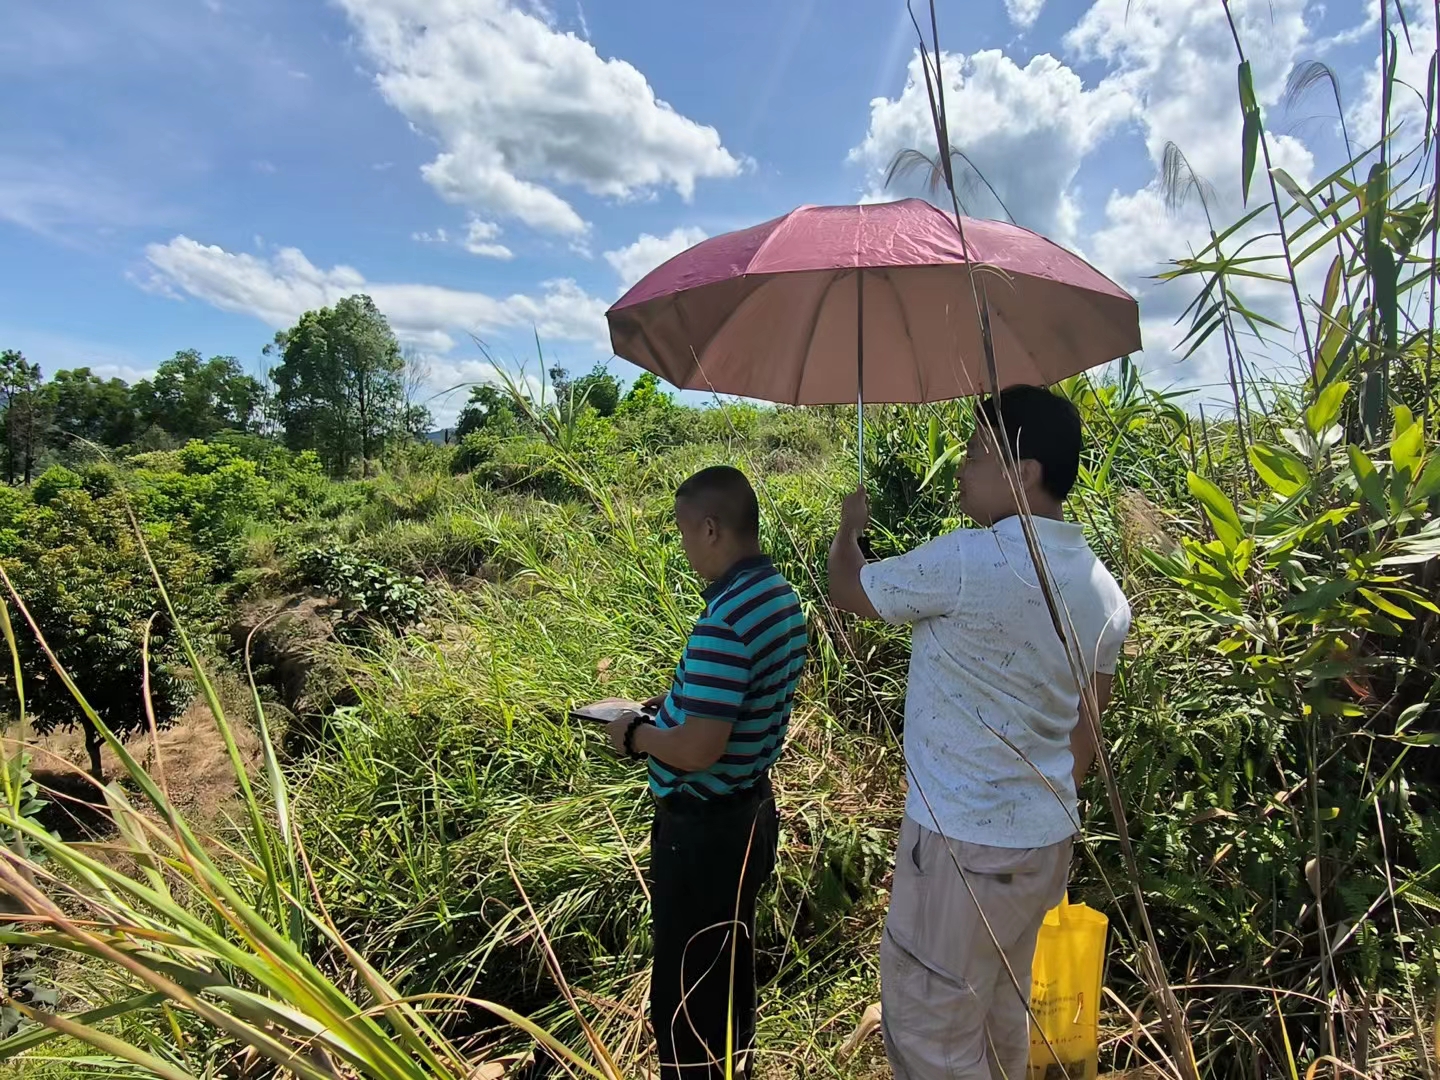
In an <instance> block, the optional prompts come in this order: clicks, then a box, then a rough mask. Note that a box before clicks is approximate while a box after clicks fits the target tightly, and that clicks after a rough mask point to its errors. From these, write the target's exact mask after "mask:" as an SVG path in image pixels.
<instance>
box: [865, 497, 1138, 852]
mask: <svg viewBox="0 0 1440 1080" xmlns="http://www.w3.org/2000/svg"><path fill="white" fill-rule="evenodd" d="M1032 520H1033V522H1034V525H1035V530H1036V535H1037V537H1038V539H1039V541H1040V546H1041V549H1042V550H1043V551H1044V553H1045V561H1046V563H1047V564H1048V565H1049V568H1050V575H1051V579H1052V580H1053V581H1054V583H1055V585H1056V586H1057V587H1058V590H1059V598H1060V600H1061V601H1062V602H1063V604H1064V607H1065V609H1066V610H1067V611H1068V616H1069V620H1070V623H1071V625H1072V626H1073V627H1074V631H1075V633H1076V635H1077V641H1078V644H1079V646H1080V653H1081V655H1082V657H1083V658H1084V665H1085V669H1086V671H1087V672H1102V673H1105V674H1112V673H1113V672H1114V671H1115V665H1116V662H1117V661H1118V659H1119V655H1120V648H1121V645H1122V644H1123V643H1124V640H1125V635H1126V634H1127V633H1128V631H1129V629H1130V605H1129V604H1128V603H1127V602H1126V600H1125V596H1124V594H1123V593H1122V592H1121V591H1120V586H1119V585H1118V584H1116V581H1115V579H1114V577H1112V576H1111V574H1110V572H1109V571H1108V570H1106V569H1105V566H1104V565H1103V564H1102V563H1101V562H1100V560H1099V559H1098V558H1096V557H1095V554H1094V552H1092V551H1091V550H1090V547H1089V545H1088V544H1086V542H1085V538H1084V535H1083V534H1082V532H1081V530H1080V527H1079V526H1078V525H1073V524H1070V523H1068V522H1062V521H1055V520H1052V519H1049V518H1033V519H1032ZM860 580H861V584H862V586H863V587H864V589H865V594H866V596H868V597H869V599H870V602H871V603H872V604H873V605H874V606H875V610H876V611H877V612H878V613H879V614H880V616H881V618H883V619H885V620H886V621H887V622H890V623H893V624H897V625H898V624H911V625H912V626H913V631H912V642H911V656H910V676H909V683H908V686H907V688H906V693H905V738H904V744H905V766H906V771H907V774H908V777H909V781H910V790H909V794H908V795H907V796H906V800H905V813H906V815H907V816H909V817H911V818H913V819H914V820H915V821H917V822H919V823H920V824H922V825H924V826H926V827H927V828H929V829H932V830H935V831H937V832H940V833H943V834H944V835H945V836H947V837H949V838H951V839H955V840H965V841H968V842H970V843H974V844H988V845H990V846H992V847H1002V848H1032V847H1045V846H1047V845H1049V844H1054V843H1058V842H1060V841H1062V840H1064V839H1066V838H1067V837H1070V836H1073V835H1074V834H1075V833H1077V832H1078V831H1079V821H1078V817H1077V807H1076V797H1075V784H1074V780H1073V778H1072V775H1071V774H1072V770H1073V768H1074V761H1073V758H1072V756H1071V753H1070V735H1071V732H1072V731H1073V730H1074V727H1075V724H1076V723H1077V722H1078V720H1079V716H1080V695H1079V691H1078V690H1077V689H1076V686H1075V678H1074V676H1073V674H1072V672H1071V668H1070V665H1069V662H1068V661H1067V660H1066V657H1065V651H1064V647H1063V646H1062V645H1061V642H1060V639H1059V637H1058V636H1057V635H1056V633H1055V626H1054V623H1053V622H1052V620H1051V617H1050V612H1049V609H1048V607H1047V605H1046V603H1045V598H1044V596H1043V594H1042V593H1041V591H1040V586H1039V582H1038V579H1037V577H1036V574H1035V569H1034V567H1033V566H1032V564H1031V559H1030V551H1029V548H1028V547H1027V546H1026V543H1025V536H1024V533H1023V532H1022V526H1021V521H1020V518H1019V517H1011V518H1006V519H1004V520H1002V521H1000V522H998V523H997V524H996V525H995V526H994V527H993V528H989V529H960V530H956V531H955V532H951V533H947V534H945V535H944V536H940V537H937V538H936V539H934V540H931V541H930V542H928V543H926V544H923V545H922V546H920V547H918V548H916V549H915V550H914V551H911V552H909V553H908V554H905V555H900V556H897V557H896V558H893V559H884V560H882V561H880V562H875V563H870V564H869V565H867V566H866V567H865V568H864V569H863V570H862V571H861V575H860Z"/></svg>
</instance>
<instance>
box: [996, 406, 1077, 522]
mask: <svg viewBox="0 0 1440 1080" xmlns="http://www.w3.org/2000/svg"><path fill="white" fill-rule="evenodd" d="M997 402H998V408H999V413H1000V415H999V416H998V417H997V416H996V408H997ZM980 411H981V412H982V413H983V414H984V416H985V419H986V420H988V421H989V422H990V425H991V427H992V429H993V430H994V432H995V437H996V438H997V439H998V438H999V437H1000V427H1001V425H1000V418H1001V417H1003V418H1004V421H1005V424H1004V427H1005V436H1006V438H1007V440H1008V441H1009V443H1010V451H1011V453H1013V454H1014V455H1015V460H1016V461H1023V460H1025V459H1026V458H1029V459H1030V460H1032V461H1038V462H1039V463H1040V483H1041V485H1042V486H1043V487H1044V488H1045V490H1046V491H1048V492H1049V493H1050V494H1051V495H1053V496H1055V498H1057V499H1064V498H1066V497H1067V496H1068V495H1069V494H1070V490H1071V489H1072V488H1073V487H1074V486H1075V478H1076V477H1077V476H1078V475H1079V474H1080V451H1081V449H1082V446H1083V443H1082V439H1081V435H1080V410H1079V409H1077V408H1075V404H1074V402H1072V401H1071V400H1070V399H1069V398H1063V397H1061V396H1060V395H1059V394H1055V393H1052V392H1051V391H1049V390H1046V389H1045V388H1044V387H1041V386H1011V387H1009V388H1007V389H1005V390H1001V391H1000V393H999V394H998V395H993V396H991V397H988V398H986V399H985V400H984V401H982V402H981V403H980Z"/></svg>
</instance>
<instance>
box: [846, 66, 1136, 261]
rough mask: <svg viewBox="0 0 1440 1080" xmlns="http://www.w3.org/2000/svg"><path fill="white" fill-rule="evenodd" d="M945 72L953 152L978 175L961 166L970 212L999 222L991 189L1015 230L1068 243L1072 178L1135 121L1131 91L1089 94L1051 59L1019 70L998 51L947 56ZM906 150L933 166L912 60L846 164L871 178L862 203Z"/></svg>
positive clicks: (919, 73) (918, 71)
mask: <svg viewBox="0 0 1440 1080" xmlns="http://www.w3.org/2000/svg"><path fill="white" fill-rule="evenodd" d="M941 71H942V74H943V77H944V83H945V100H946V111H947V115H948V117H949V121H950V140H951V144H952V145H953V146H954V147H955V148H956V149H957V150H959V151H960V152H961V153H963V154H964V155H965V157H966V158H967V159H968V161H969V163H970V166H973V169H974V170H978V173H979V175H978V176H976V175H975V173H974V172H973V171H972V170H971V168H970V167H967V166H963V165H961V163H960V162H958V161H957V166H959V168H960V171H962V172H963V173H965V175H966V181H965V191H964V192H963V193H962V194H963V197H964V200H965V209H966V211H967V212H969V213H972V214H975V215H977V216H981V217H1003V216H1004V210H1003V209H1002V208H1001V205H1000V203H999V202H997V201H996V199H995V197H994V196H992V194H991V193H990V190H989V189H990V188H992V187H993V188H994V190H995V193H996V194H998V196H999V199H1000V200H1001V201H1003V204H1004V207H1005V208H1008V210H1009V211H1010V213H1011V214H1013V215H1014V217H1015V220H1016V221H1017V222H1019V223H1020V224H1021V225H1025V226H1027V227H1028V228H1032V229H1035V230H1037V231H1038V232H1042V233H1046V234H1048V235H1052V236H1056V237H1057V238H1058V239H1062V240H1073V239H1074V238H1073V236H1070V235H1069V233H1070V232H1072V231H1073V228H1074V225H1075V219H1076V212H1075V210H1074V206H1073V199H1074V193H1073V191H1072V185H1073V183H1074V180H1075V175H1076V173H1077V172H1078V171H1079V169H1080V164H1081V162H1082V161H1083V160H1084V158H1085V156H1086V155H1087V154H1089V153H1090V152H1091V151H1092V150H1093V149H1094V148H1095V147H1096V146H1098V145H1099V144H1100V143H1101V142H1102V141H1103V140H1104V139H1105V137H1106V136H1107V135H1109V134H1111V133H1112V132H1114V131H1115V130H1116V128H1118V127H1119V126H1120V125H1122V124H1124V123H1125V122H1126V121H1127V120H1129V119H1130V118H1131V117H1132V116H1133V114H1134V107H1135V103H1134V100H1133V98H1132V97H1131V95H1130V93H1129V92H1128V90H1126V88H1124V87H1123V86H1121V85H1119V84H1117V83H1114V82H1105V83H1101V84H1100V85H1099V86H1096V87H1094V88H1092V89H1087V88H1086V87H1085V85H1084V83H1083V82H1082V81H1081V79H1080V76H1079V75H1077V74H1076V73H1075V72H1074V71H1072V70H1071V69H1070V68H1068V67H1067V66H1065V65H1064V64H1063V63H1061V62H1060V61H1059V60H1057V59H1055V57H1053V56H1049V55H1041V56H1036V57H1034V58H1033V59H1031V60H1030V61H1029V62H1028V63H1027V64H1026V65H1025V66H1024V67H1020V66H1019V65H1017V64H1016V63H1015V61H1013V60H1012V59H1010V57H1008V56H1006V55H1005V54H1004V53H1003V52H1000V51H999V50H987V51H985V52H979V53H975V54H974V55H971V56H965V55H961V54H955V53H947V54H945V55H944V57H943V58H942V61H941ZM902 150H919V151H921V152H922V153H924V154H926V155H927V156H930V157H932V158H933V157H934V154H935V134H934V127H933V124H932V121H931V117H930V106H929V102H928V98H927V96H926V91H925V76H924V71H923V68H922V66H921V60H920V57H919V55H918V53H917V54H916V55H915V56H914V57H913V58H912V59H911V61H910V69H909V76H908V78H907V80H906V83H905V89H904V90H903V91H902V92H901V94H900V96H899V97H898V98H894V99H891V98H876V99H875V100H874V101H872V102H871V103H870V128H869V130H868V131H867V132H866V135H865V140H864V141H863V142H862V143H861V144H860V145H859V146H857V147H855V149H853V150H852V151H851V152H850V158H851V160H852V161H858V162H860V163H862V164H863V165H865V166H866V167H867V169H868V172H869V178H870V186H871V190H870V192H869V193H868V194H867V196H866V198H867V200H869V201H874V200H876V199H879V198H881V197H882V195H881V190H882V188H883V184H884V179H885V175H886V171H887V170H888V169H889V167H890V163H891V161H892V160H893V159H894V158H895V155H896V154H897V153H898V152H899V151H902ZM982 178H983V180H982ZM985 181H988V186H987V184H986V183H985ZM901 193H902V192H899V191H896V192H892V193H891V194H890V195H889V196H888V197H891V198H894V197H898V195H899V194H901Z"/></svg>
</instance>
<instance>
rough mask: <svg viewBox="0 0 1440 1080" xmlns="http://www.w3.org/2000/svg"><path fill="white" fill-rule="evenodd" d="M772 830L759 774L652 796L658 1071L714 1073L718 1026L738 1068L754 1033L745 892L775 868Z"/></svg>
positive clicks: (705, 1078) (670, 1075)
mask: <svg viewBox="0 0 1440 1080" xmlns="http://www.w3.org/2000/svg"><path fill="white" fill-rule="evenodd" d="M778 831H779V815H778V814H777V812H776V809H775V797H774V794H773V793H772V791H771V790H770V781H769V780H768V779H764V780H762V781H761V782H760V783H759V784H757V785H756V786H755V787H754V788H753V789H751V790H749V791H746V792H743V793H741V794H740V795H736V796H730V797H729V798H727V799H723V800H715V801H710V800H699V799H692V798H687V797H684V796H676V797H672V798H668V799H660V800H657V801H656V804H655V821H654V824H653V825H652V826H651V830H650V903H651V909H650V911H651V925H652V930H653V936H654V939H655V967H654V972H653V974H652V977H651V983H650V1022H651V1023H652V1024H653V1025H654V1028H655V1041H656V1043H657V1044H658V1047H659V1052H660V1077H661V1080H711V1078H712V1077H713V1078H715V1080H723V1078H724V1076H725V1054H726V1045H725V1044H726V1031H727V1027H730V1030H731V1031H732V1032H733V1037H734V1042H733V1044H732V1045H733V1053H734V1067H735V1074H734V1075H737V1076H738V1075H741V1073H740V1064H741V1061H740V1055H741V1054H742V1053H744V1052H745V1051H747V1050H749V1049H750V1048H751V1046H752V1044H753V1043H754V1041H755V901H756V898H757V897H758V896H759V894H760V890H761V889H762V888H763V887H764V885H765V884H766V882H767V881H768V880H769V879H770V876H771V874H772V873H774V870H775V849H776V844H777V840H778ZM732 970H733V977H732ZM732 1017H733V1026H732V1025H730V1024H728V1023H727V1021H729V1020H730V1019H731V1018H732Z"/></svg>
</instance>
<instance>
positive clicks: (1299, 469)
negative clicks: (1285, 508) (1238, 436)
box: [1250, 443, 1310, 499]
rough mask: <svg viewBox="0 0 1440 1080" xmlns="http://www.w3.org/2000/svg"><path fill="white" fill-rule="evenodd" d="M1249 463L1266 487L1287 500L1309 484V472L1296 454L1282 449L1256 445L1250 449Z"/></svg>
mask: <svg viewBox="0 0 1440 1080" xmlns="http://www.w3.org/2000/svg"><path fill="white" fill-rule="evenodd" d="M1250 463H1251V464H1252V465H1254V466H1255V473H1256V475H1258V476H1259V477H1260V479H1261V480H1263V481H1264V482H1265V484H1266V486H1267V487H1269V488H1270V490H1272V491H1273V492H1275V494H1277V495H1279V496H1280V497H1281V498H1282V499H1288V498H1290V497H1291V496H1293V495H1295V494H1296V493H1298V492H1300V491H1302V490H1304V489H1305V487H1306V486H1307V485H1308V484H1309V483H1310V470H1309V469H1308V468H1307V467H1306V465H1305V462H1304V461H1302V460H1301V459H1300V457H1299V455H1298V454H1295V453H1293V452H1291V451H1289V450H1286V449H1285V448H1284V447H1280V446H1270V445H1267V444H1265V443H1256V444H1255V445H1254V446H1251V447H1250Z"/></svg>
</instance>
